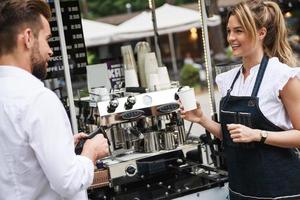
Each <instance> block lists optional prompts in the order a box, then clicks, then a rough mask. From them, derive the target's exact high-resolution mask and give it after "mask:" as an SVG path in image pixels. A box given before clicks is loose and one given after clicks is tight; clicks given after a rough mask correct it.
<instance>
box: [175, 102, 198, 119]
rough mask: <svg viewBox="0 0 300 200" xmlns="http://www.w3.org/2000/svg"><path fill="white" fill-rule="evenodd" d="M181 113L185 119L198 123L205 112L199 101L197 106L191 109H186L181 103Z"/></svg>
mask: <svg viewBox="0 0 300 200" xmlns="http://www.w3.org/2000/svg"><path fill="white" fill-rule="evenodd" d="M180 114H181V117H182V118H183V119H185V120H188V121H191V122H196V123H200V122H201V119H202V117H203V112H202V109H201V107H200V104H199V103H198V102H197V108H196V109H195V110H191V111H184V110H183V106H182V105H181V104H180Z"/></svg>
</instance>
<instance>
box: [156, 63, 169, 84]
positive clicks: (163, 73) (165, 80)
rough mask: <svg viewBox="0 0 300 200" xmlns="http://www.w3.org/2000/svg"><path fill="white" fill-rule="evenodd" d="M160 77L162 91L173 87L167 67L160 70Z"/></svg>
mask: <svg viewBox="0 0 300 200" xmlns="http://www.w3.org/2000/svg"><path fill="white" fill-rule="evenodd" d="M158 76H159V82H160V88H161V89H168V88H170V87H171V81H170V77H169V73H168V69H167V67H159V68H158Z"/></svg>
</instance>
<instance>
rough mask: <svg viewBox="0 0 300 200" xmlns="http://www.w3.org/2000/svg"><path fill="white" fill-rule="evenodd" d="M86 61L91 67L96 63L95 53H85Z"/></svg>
mask: <svg viewBox="0 0 300 200" xmlns="http://www.w3.org/2000/svg"><path fill="white" fill-rule="evenodd" d="M87 61H88V65H92V64H95V63H96V53H94V52H91V51H88V52H87Z"/></svg>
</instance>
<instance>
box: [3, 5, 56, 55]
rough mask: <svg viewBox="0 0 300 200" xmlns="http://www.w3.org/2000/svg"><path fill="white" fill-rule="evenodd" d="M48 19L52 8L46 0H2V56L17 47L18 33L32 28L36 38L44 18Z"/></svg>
mask: <svg viewBox="0 0 300 200" xmlns="http://www.w3.org/2000/svg"><path fill="white" fill-rule="evenodd" d="M41 16H44V17H45V18H46V19H47V20H48V21H49V20H50V18H51V10H50V8H49V5H48V4H47V3H46V2H45V1H44V0H0V56H2V55H5V54H8V53H11V52H12V51H13V50H14V48H15V47H16V42H17V35H18V34H19V32H20V31H21V30H22V29H24V28H30V29H31V30H32V32H33V35H34V37H35V38H37V37H38V33H39V31H40V30H41V28H42V18H41Z"/></svg>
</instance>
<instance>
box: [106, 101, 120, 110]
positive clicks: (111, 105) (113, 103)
mask: <svg viewBox="0 0 300 200" xmlns="http://www.w3.org/2000/svg"><path fill="white" fill-rule="evenodd" d="M118 106H119V101H118V100H117V99H112V100H111V101H110V102H109V104H108V106H107V112H108V113H113V112H115V111H116V108H117V107H118Z"/></svg>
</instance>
